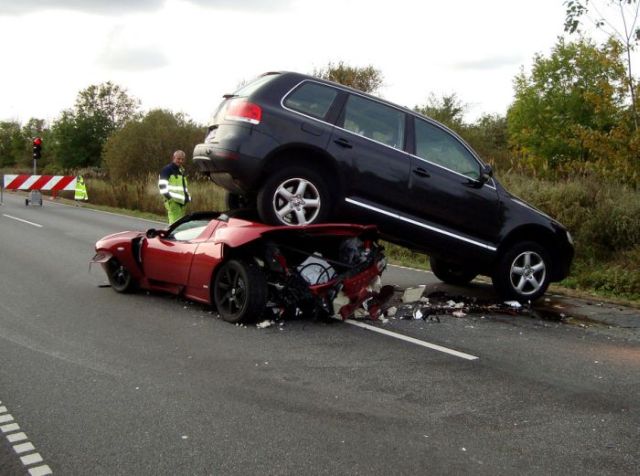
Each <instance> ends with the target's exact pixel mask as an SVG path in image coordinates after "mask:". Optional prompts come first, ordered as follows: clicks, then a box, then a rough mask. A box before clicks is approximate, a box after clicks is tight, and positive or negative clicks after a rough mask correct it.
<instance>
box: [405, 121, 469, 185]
mask: <svg viewBox="0 0 640 476" xmlns="http://www.w3.org/2000/svg"><path fill="white" fill-rule="evenodd" d="M415 124H416V155H417V156H418V157H420V158H422V159H425V160H428V161H429V162H433V163H434V164H437V165H440V166H442V167H444V168H446V169H449V170H453V171H454V172H457V173H459V174H462V175H465V176H467V177H469V178H471V179H474V180H477V179H478V178H479V177H480V164H479V163H478V161H477V160H476V159H475V158H474V157H473V156H472V155H471V153H470V152H469V151H468V150H467V149H466V147H464V146H463V145H462V144H461V143H460V141H458V140H457V139H456V138H455V137H453V136H452V135H451V134H449V133H447V132H446V131H444V130H442V129H440V128H439V127H436V126H434V125H433V124H429V123H428V122H427V121H422V120H420V119H418V118H415Z"/></svg>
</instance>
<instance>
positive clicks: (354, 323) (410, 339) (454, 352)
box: [344, 319, 479, 360]
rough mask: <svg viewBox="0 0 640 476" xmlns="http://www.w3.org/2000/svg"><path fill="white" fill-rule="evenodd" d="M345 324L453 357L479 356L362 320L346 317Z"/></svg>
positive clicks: (468, 358) (475, 357) (475, 358)
mask: <svg viewBox="0 0 640 476" xmlns="http://www.w3.org/2000/svg"><path fill="white" fill-rule="evenodd" d="M344 322H346V323H347V324H351V325H352V326H356V327H361V328H363V329H367V330H369V331H373V332H377V333H379V334H384V335H386V336H389V337H395V338H396V339H400V340H403V341H405V342H410V343H412V344H416V345H420V346H422V347H426V348H428V349H432V350H437V351H438V352H444V353H445V354H449V355H453V356H455V357H460V358H461V359H465V360H478V359H479V357H477V356H475V355H471V354H465V353H464V352H460V351H457V350H453V349H449V348H447V347H443V346H441V345H437V344H431V343H430V342H426V341H423V340H419V339H414V338H413V337H408V336H405V335H402V334H398V333H396V332H391V331H388V330H386V329H380V328H379V327H375V326H371V325H369V324H365V323H363V322H358V321H354V320H352V319H347V320H346V321H344Z"/></svg>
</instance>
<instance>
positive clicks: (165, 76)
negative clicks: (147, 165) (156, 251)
mask: <svg viewBox="0 0 640 476" xmlns="http://www.w3.org/2000/svg"><path fill="white" fill-rule="evenodd" d="M15 5H18V6H19V7H15V8H12V10H13V11H14V13H15V11H20V10H21V11H23V12H27V11H28V12H29V14H28V15H14V14H13V13H12V14H9V13H8V10H9V6H15ZM54 7H55V8H54ZM63 8H64V9H63ZM563 20H564V8H563V6H562V2H560V1H558V0H539V1H538V2H536V3H535V4H532V3H530V2H515V1H513V0H485V1H483V2H478V1H477V0H460V1H458V2H433V1H423V2H415V1H412V0H395V1H394V2H388V1H385V2H382V1H379V0H324V1H322V2H319V1H316V0H276V1H274V2H267V1H258V0H217V1H215V0H211V1H206V0H142V1H128V0H127V1H125V0H86V1H83V0H53V1H49V2H47V1H44V0H42V1H39V2H38V1H36V0H24V1H22V2H14V1H11V2H9V1H7V0H0V44H2V45H3V55H2V63H3V72H4V74H3V75H1V76H0V120H3V119H6V118H18V119H20V120H22V121H26V120H27V119H29V118H30V117H32V116H34V117H42V118H47V119H53V118H55V117H56V116H57V115H58V114H59V113H60V112H61V111H62V110H63V109H65V108H69V107H72V106H73V104H74V102H75V97H76V95H77V93H78V92H79V91H80V90H82V89H84V88H86V87H87V86H89V85H90V84H99V83H101V82H104V81H113V82H114V83H116V84H118V85H120V86H122V87H124V88H126V89H127V90H128V91H129V93H130V94H132V95H134V96H136V97H138V98H139V99H140V100H141V101H142V106H143V108H145V109H152V108H158V107H161V108H166V109H171V110H174V111H180V112H184V113H185V114H187V115H189V116H190V117H192V118H193V119H195V120H197V121H199V122H205V121H206V120H207V118H208V117H209V115H210V114H211V112H212V111H213V110H214V109H215V107H216V106H217V104H218V103H219V101H220V98H221V96H222V95H223V94H224V93H228V92H230V91H232V90H234V89H235V88H236V87H237V86H238V84H239V83H240V82H241V81H246V80H249V79H251V78H253V77H255V76H257V75H259V74H261V73H263V72H265V71H273V70H292V71H299V72H303V73H311V72H312V71H313V70H314V68H320V67H323V66H326V64H327V63H328V62H329V61H333V62H337V61H340V60H343V61H345V62H346V63H348V64H352V65H356V66H367V65H373V66H374V67H375V68H378V69H379V70H381V71H382V73H383V75H384V78H385V82H384V88H383V89H382V91H381V93H382V95H383V96H384V97H385V98H387V99H389V100H391V101H394V102H397V103H399V104H402V105H405V106H408V107H413V106H415V105H417V104H424V102H425V101H426V100H427V98H428V96H429V94H430V93H434V94H436V95H437V96H438V95H442V94H451V93H456V94H457V96H458V97H459V98H460V100H462V101H463V102H465V103H468V104H471V105H472V108H471V109H470V111H469V115H468V119H469V120H473V119H474V118H475V117H477V116H479V115H480V114H482V113H485V112H486V113H501V114H504V113H505V112H506V109H507V107H508V105H509V104H510V102H511V101H512V97H513V86H512V80H513V78H514V76H515V75H516V74H518V72H519V70H520V68H521V67H522V66H523V65H524V66H525V67H528V66H529V65H530V64H531V61H532V59H533V55H534V54H535V53H537V52H541V53H543V54H548V52H549V51H550V49H551V47H552V46H553V44H554V43H555V41H556V38H557V36H558V35H560V34H562V27H563ZM7 72H9V73H8V74H7Z"/></svg>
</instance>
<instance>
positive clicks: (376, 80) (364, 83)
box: [312, 61, 383, 94]
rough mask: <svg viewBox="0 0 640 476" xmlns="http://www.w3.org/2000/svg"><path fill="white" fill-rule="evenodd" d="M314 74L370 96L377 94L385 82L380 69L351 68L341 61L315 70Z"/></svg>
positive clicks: (367, 67)
mask: <svg viewBox="0 0 640 476" xmlns="http://www.w3.org/2000/svg"><path fill="white" fill-rule="evenodd" d="M312 74H313V76H316V77H318V78H321V79H326V80H329V81H335V82H336V83H340V84H344V85H345V86H349V87H351V88H355V89H359V90H360V91H363V92H365V93H369V94H375V93H377V92H378V90H379V89H380V87H381V86H382V82H383V77H382V73H381V72H380V70H379V69H376V68H374V67H373V66H371V65H369V66H363V67H360V66H349V65H347V64H345V63H344V62H343V61H339V62H338V64H333V63H331V62H330V63H329V64H328V65H327V66H325V67H324V68H320V69H315V70H314V71H313V73H312Z"/></svg>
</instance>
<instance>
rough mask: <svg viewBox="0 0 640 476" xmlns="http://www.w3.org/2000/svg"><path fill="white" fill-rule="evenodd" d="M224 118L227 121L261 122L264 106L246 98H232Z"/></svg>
mask: <svg viewBox="0 0 640 476" xmlns="http://www.w3.org/2000/svg"><path fill="white" fill-rule="evenodd" d="M224 118H225V120H227V121H242V122H248V123H250V124H260V120H261V119H262V108H261V107H260V106H258V105H257V104H253V103H252V102H249V101H247V100H246V99H232V100H231V101H229V105H228V106H227V110H226V111H225V114H224Z"/></svg>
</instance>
